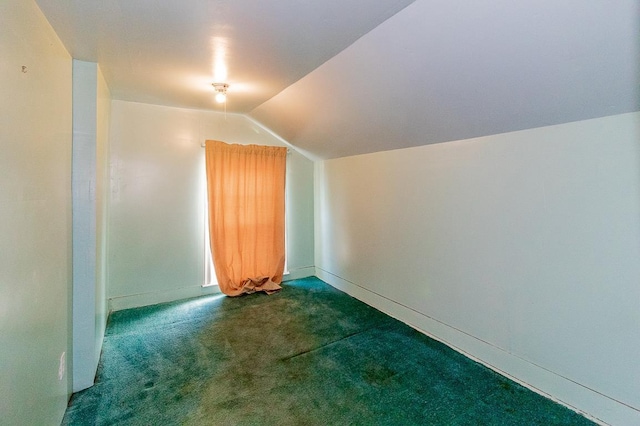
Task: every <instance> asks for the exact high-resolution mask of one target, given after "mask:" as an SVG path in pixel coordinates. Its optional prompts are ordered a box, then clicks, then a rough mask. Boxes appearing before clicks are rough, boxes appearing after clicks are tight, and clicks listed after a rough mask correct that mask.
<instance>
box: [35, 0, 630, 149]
mask: <svg viewBox="0 0 640 426" xmlns="http://www.w3.org/2000/svg"><path fill="white" fill-rule="evenodd" d="M36 1H37V3H38V5H39V6H40V8H41V9H42V11H43V12H44V14H45V16H46V17H47V19H48V20H49V22H50V23H51V24H52V26H53V27H54V29H55V30H56V32H57V33H58V35H59V37H60V39H61V40H62V42H63V43H64V44H65V46H66V47H67V49H68V50H69V52H70V53H71V55H72V56H73V57H74V58H76V59H81V60H87V61H94V62H98V63H99V64H100V68H101V70H102V71H103V74H104V75H105V79H106V80H107V83H108V85H109V88H110V90H111V94H112V96H113V98H115V99H122V100H129V101H136V102H145V103H154V104H162V105H169V106H180V107H188V108H201V109H211V110H220V108H221V107H220V105H217V104H215V102H214V101H213V88H212V87H211V83H214V82H226V83H228V84H229V96H228V103H227V109H228V111H230V112H237V113H242V114H246V115H248V116H250V117H251V118H252V119H254V120H257V121H259V122H261V123H262V124H264V125H265V126H266V127H268V128H270V129H271V130H272V131H273V132H275V133H276V134H278V135H280V136H281V137H283V138H284V139H285V140H287V141H288V142H290V143H291V144H292V145H294V146H296V147H297V148H299V149H300V150H302V151H303V152H305V153H307V154H308V155H309V156H310V157H311V158H314V159H323V158H335V157H341V156H347V155H354V154H361V153H368V152H375V151H382V150H391V149H397V148H403V147H409V146H416V145H424V144H429V143H438V142H446V141H451V140H458V139H464V138H470V137H476V136H483V135H490V134H496V133H503V132H508V131H513V130H521V129H527V128H533V127H540V126H545V125H552V124H559V123H565V122H569V121H577V120H583V119H589V118H595V117H601V116H607V115H614V114H620V113H625V112H631V111H638V110H640V1H638V0H616V1H610V0H589V1H584V0H555V1H550V0H549V1H547V0H524V1H518V2H514V1H512V0H481V1H471V0H466V1H464V0H453V1H451V0H417V1H413V0H376V1H365V0H323V1H314V0H278V1H260V0H189V1H184V2H170V1H164V0H137V1H129V0H110V1H103V0H36Z"/></svg>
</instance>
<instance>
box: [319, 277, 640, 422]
mask: <svg viewBox="0 0 640 426" xmlns="http://www.w3.org/2000/svg"><path fill="white" fill-rule="evenodd" d="M316 276H317V277H318V278H320V279H321V280H323V281H324V282H326V283H328V284H330V285H331V286H333V287H335V288H337V289H339V290H342V291H344V292H345V293H347V294H349V295H351V296H353V297H355V298H356V299H358V300H360V301H362V302H364V303H366V304H368V305H370V306H373V307H374V308H376V309H378V310H380V311H382V312H384V313H386V314H388V315H390V316H391V317H393V318H396V319H398V320H400V321H402V322H404V323H406V324H407V325H409V326H411V327H413V328H415V329H416V330H418V331H420V332H422V333H424V334H426V335H428V336H429V337H432V338H434V339H435V340H438V341H440V342H442V343H444V344H446V345H447V346H449V347H451V348H452V349H454V350H456V351H458V352H460V353H462V354H463V355H465V356H467V357H469V358H471V359H473V360H474V361H477V362H479V363H481V364H483V365H485V366H487V367H488V368H491V369H492V370H494V371H496V372H497V373H499V374H501V375H503V376H505V377H508V378H509V379H511V380H514V381H515V382H517V383H519V384H521V385H523V386H525V387H527V388H529V389H531V390H533V391H535V392H537V393H539V394H541V395H543V396H545V397H547V398H550V399H552V400H554V401H556V402H558V403H560V404H562V405H565V406H567V407H568V408H570V409H572V410H574V411H576V412H578V413H580V414H582V415H584V416H585V417H587V418H589V419H590V420H592V421H594V422H597V423H600V424H609V425H632V424H637V425H640V410H638V409H635V408H634V407H631V406H629V405H626V404H624V403H622V402H619V401H617V400H614V399H612V398H610V397H608V396H606V395H603V394H601V393H599V392H597V391H595V390H592V389H590V388H587V387H586V386H583V385H581V384H579V383H577V382H575V381H573V380H571V379H569V378H566V377H563V376H560V375H558V374H556V373H554V372H552V371H549V370H547V369H545V368H542V367H540V366H538V365H535V364H532V363H531V362H529V361H527V360H524V359H522V358H520V357H518V356H516V355H514V354H511V353H509V352H506V351H505V350H503V349H501V348H498V347H496V346H493V345H491V344H489V343H487V342H484V341H482V340H480V339H477V338H475V337H473V336H471V335H468V334H465V333H463V332H461V331H459V330H457V329H455V328H453V327H451V326H448V325H447V324H444V323H442V322H440V321H437V320H435V319H434V318H431V317H429V316H427V315H425V314H422V313H420V312H417V311H414V310H412V309H410V308H408V307H406V306H403V305H400V304H398V303H396V302H394V301H393V300H390V299H387V298H385V297H383V296H381V295H379V294H376V293H374V292H371V291H370V290H367V289H366V288H364V287H361V286H359V285H357V284H355V283H352V282H349V281H347V280H345V279H343V278H340V277H338V276H336V275H334V274H332V273H330V272H328V271H325V270H323V269H322V268H318V267H316Z"/></svg>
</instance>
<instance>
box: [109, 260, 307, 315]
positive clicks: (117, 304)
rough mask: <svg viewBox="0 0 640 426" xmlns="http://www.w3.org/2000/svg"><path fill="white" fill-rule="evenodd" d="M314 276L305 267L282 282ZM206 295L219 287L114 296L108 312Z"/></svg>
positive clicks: (110, 301)
mask: <svg viewBox="0 0 640 426" xmlns="http://www.w3.org/2000/svg"><path fill="white" fill-rule="evenodd" d="M315 274H316V269H315V267H313V266H305V267H302V268H295V269H291V270H289V273H288V274H286V275H285V276H284V277H283V280H282V281H283V282H286V281H292V280H298V279H301V278H307V277H312V276H314V275H315ZM208 294H221V293H220V287H218V286H217V285H211V286H206V287H203V286H192V287H183V288H177V289H171V290H166V291H158V292H150V293H140V294H131V295H127V296H116V297H112V298H110V299H109V311H121V310H123V309H130V308H139V307H141V306H148V305H156V304H158V303H165V302H173V301H174V300H180V299H189V298H191V297H198V296H205V295H208Z"/></svg>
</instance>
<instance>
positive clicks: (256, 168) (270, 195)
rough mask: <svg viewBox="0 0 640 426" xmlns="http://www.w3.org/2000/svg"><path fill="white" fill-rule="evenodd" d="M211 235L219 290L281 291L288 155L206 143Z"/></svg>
mask: <svg viewBox="0 0 640 426" xmlns="http://www.w3.org/2000/svg"><path fill="white" fill-rule="evenodd" d="M205 155H206V171H207V196H208V200H209V234H210V241H211V253H212V257H213V264H214V267H215V271H216V277H217V279H218V284H219V285H220V290H221V291H222V292H223V293H224V294H226V295H229V296H238V295H240V294H243V293H253V292H256V291H266V292H267V293H271V292H274V291H277V290H279V289H280V288H281V287H280V283H281V282H282V275H283V273H284V261H285V241H284V239H285V234H284V220H285V215H284V205H285V172H286V159H287V149H286V148H283V147H273V146H258V145H230V144H226V143H224V142H219V141H211V140H208V141H206V143H205Z"/></svg>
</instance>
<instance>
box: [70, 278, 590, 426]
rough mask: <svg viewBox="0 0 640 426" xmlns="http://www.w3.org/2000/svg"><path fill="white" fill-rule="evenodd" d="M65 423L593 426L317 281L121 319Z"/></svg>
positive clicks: (122, 314)
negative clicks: (94, 375) (270, 292)
mask: <svg viewBox="0 0 640 426" xmlns="http://www.w3.org/2000/svg"><path fill="white" fill-rule="evenodd" d="M63 424H64V425H112V424H117V425H414V424H415V425H545V426H549V425H592V424H593V423H591V422H590V421H588V420H587V419H585V418H583V417H581V416H579V415H578V414H576V413H574V412H572V411H571V410H569V409H567V408H565V407H563V406H561V405H558V404H556V403H554V402H552V401H550V400H547V399H545V398H543V397H541V396H539V395H538V394H536V393H534V392H531V391H530V390H528V389H526V388H524V387H522V386H520V385H518V384H516V383H514V382H512V381H510V380H508V379H506V378H504V377H502V376H500V375H498V374H496V373H494V372H493V371H491V370H489V369H487V368H485V367H484V366H482V365H480V364H477V363H475V362H473V361H471V360H469V359H468V358H466V357H464V356H462V355H460V354H459V353H457V352H455V351H453V350H451V349H450V348H448V347H447V346H445V345H443V344H441V343H438V342H436V341H434V340H432V339H429V338H428V337H426V336H424V335H422V334H420V333H418V332H416V331H415V330H413V329H412V328H410V327H408V326H406V325H404V324H402V323H401V322H398V321H396V320H394V319H392V318H390V317H388V316H387V315H384V314H382V313H381V312H379V311H377V310H375V309H373V308H371V307H369V306H367V305H365V304H363V303H361V302H359V301H357V300H356V299H353V298H352V297H350V296H348V295H346V294H344V293H342V292H340V291H338V290H335V289H333V288H332V287H330V286H329V285H327V284H325V283H323V282H322V281H320V280H318V279H317V278H306V279H302V280H297V281H290V282H288V283H285V286H284V289H283V290H282V291H281V292H279V293H277V294H274V295H271V296H267V295H265V294H253V295H248V296H241V297H238V298H228V297H221V296H216V297H212V296H207V297H201V298H197V299H190V300H187V301H179V302H172V303H166V304H161V305H155V306H149V307H144V308H137V309H129V310H124V311H118V312H114V313H113V314H112V315H111V316H110V318H109V323H108V325H107V330H106V335H105V339H104V346H103V353H102V357H101V360H100V365H99V367H98V374H97V380H96V384H95V385H94V386H93V387H92V388H89V389H87V390H85V391H82V392H79V393H76V394H74V395H73V397H72V399H71V401H70V405H69V408H68V409H67V412H66V415H65V418H64V421H63Z"/></svg>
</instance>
